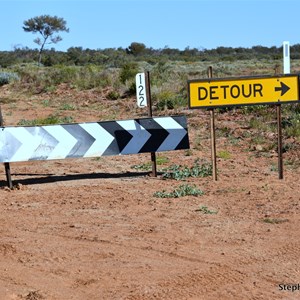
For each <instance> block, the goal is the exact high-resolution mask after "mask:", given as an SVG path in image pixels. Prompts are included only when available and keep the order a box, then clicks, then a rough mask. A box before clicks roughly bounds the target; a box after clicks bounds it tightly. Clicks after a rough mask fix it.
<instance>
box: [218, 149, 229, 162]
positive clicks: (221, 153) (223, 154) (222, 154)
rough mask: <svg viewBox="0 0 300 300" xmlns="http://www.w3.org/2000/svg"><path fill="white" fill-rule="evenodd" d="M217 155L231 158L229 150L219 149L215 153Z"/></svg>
mask: <svg viewBox="0 0 300 300" xmlns="http://www.w3.org/2000/svg"><path fill="white" fill-rule="evenodd" d="M217 157H219V158H222V159H225V160H226V159H230V158H231V154H230V152H229V151H227V150H221V151H219V152H218V153H217Z"/></svg>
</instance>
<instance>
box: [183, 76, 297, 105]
mask: <svg viewBox="0 0 300 300" xmlns="http://www.w3.org/2000/svg"><path fill="white" fill-rule="evenodd" d="M188 93H189V107H190V108H212V107H222V106H232V105H254V104H279V103H287V102H295V101H299V77H298V75H282V76H272V77H244V78H230V79H205V80H189V81H188Z"/></svg>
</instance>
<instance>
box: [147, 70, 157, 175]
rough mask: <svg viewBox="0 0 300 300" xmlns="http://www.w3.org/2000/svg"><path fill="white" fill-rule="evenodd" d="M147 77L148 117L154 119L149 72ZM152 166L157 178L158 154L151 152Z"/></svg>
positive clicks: (153, 173)
mask: <svg viewBox="0 0 300 300" xmlns="http://www.w3.org/2000/svg"><path fill="white" fill-rule="evenodd" d="M145 75H146V76H145V77H146V95H147V106H148V116H149V117H150V118H152V99H151V90H150V73H149V71H147V73H146V74H145ZM150 154H151V165H152V174H151V175H152V177H157V168H156V154H155V152H151V153H150Z"/></svg>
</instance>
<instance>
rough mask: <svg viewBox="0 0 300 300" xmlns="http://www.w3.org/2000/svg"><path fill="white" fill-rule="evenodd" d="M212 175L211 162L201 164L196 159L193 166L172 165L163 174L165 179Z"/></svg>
mask: <svg viewBox="0 0 300 300" xmlns="http://www.w3.org/2000/svg"><path fill="white" fill-rule="evenodd" d="M211 175H212V165H211V164H209V163H203V164H199V161H198V160H196V161H195V163H194V165H193V166H192V167H187V166H180V165H172V166H171V167H169V168H168V169H167V170H165V172H164V173H163V174H162V177H163V178H164V179H175V180H182V179H186V178H188V177H207V176H211Z"/></svg>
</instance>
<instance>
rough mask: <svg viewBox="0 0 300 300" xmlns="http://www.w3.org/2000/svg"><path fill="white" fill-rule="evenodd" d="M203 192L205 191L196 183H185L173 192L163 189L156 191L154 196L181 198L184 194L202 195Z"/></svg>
mask: <svg viewBox="0 0 300 300" xmlns="http://www.w3.org/2000/svg"><path fill="white" fill-rule="evenodd" d="M203 194H204V192H203V191H202V190H200V189H198V188H197V187H196V186H195V185H193V186H191V185H188V184H183V185H180V186H179V187H178V188H177V189H175V190H174V191H172V192H169V193H168V192H166V191H165V190H163V191H162V192H155V193H154V194H153V196H154V197H156V198H179V197H184V196H202V195H203Z"/></svg>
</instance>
